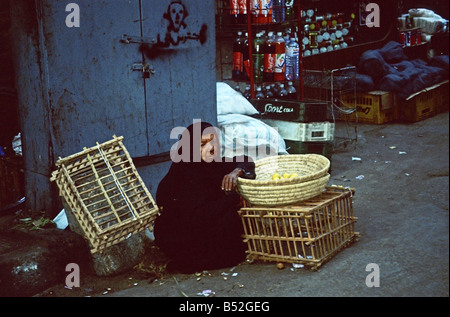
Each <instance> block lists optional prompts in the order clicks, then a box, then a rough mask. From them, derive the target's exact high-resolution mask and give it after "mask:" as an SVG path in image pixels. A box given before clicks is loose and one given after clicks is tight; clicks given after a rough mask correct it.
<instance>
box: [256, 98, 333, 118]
mask: <svg viewBox="0 0 450 317" xmlns="http://www.w3.org/2000/svg"><path fill="white" fill-rule="evenodd" d="M251 103H252V104H253V106H254V107H255V108H256V110H258V111H259V113H260V114H261V118H262V119H274V120H286V121H293V122H320V121H327V117H328V116H327V109H328V108H327V107H328V105H327V103H326V102H324V101H320V100H317V101H315V100H310V101H306V100H305V101H288V100H278V99H269V100H267V99H260V100H257V99H254V100H251Z"/></svg>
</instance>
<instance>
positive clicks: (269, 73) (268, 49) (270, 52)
mask: <svg viewBox="0 0 450 317" xmlns="http://www.w3.org/2000/svg"><path fill="white" fill-rule="evenodd" d="M274 71H275V39H274V37H273V32H269V34H268V36H267V39H266V41H265V43H264V71H263V81H265V82H271V81H273V75H274Z"/></svg>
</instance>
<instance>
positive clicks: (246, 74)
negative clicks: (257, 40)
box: [242, 33, 250, 80]
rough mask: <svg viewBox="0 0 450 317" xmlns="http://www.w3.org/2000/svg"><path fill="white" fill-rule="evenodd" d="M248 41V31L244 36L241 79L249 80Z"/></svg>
mask: <svg viewBox="0 0 450 317" xmlns="http://www.w3.org/2000/svg"><path fill="white" fill-rule="evenodd" d="M249 45H250V44H249V41H248V33H245V37H244V54H243V59H244V69H243V74H242V75H243V76H242V77H243V79H244V80H249V79H250V55H249Z"/></svg>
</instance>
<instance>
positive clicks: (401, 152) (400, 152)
mask: <svg viewBox="0 0 450 317" xmlns="http://www.w3.org/2000/svg"><path fill="white" fill-rule="evenodd" d="M398 154H400V155H402V154H406V152H403V151H399V152H398Z"/></svg>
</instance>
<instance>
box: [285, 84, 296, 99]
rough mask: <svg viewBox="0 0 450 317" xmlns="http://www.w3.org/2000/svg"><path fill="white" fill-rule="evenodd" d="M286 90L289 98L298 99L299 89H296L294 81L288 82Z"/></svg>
mask: <svg viewBox="0 0 450 317" xmlns="http://www.w3.org/2000/svg"><path fill="white" fill-rule="evenodd" d="M286 91H287V99H288V100H297V89H295V87H294V83H293V82H292V81H290V82H288V87H287V89H286Z"/></svg>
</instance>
